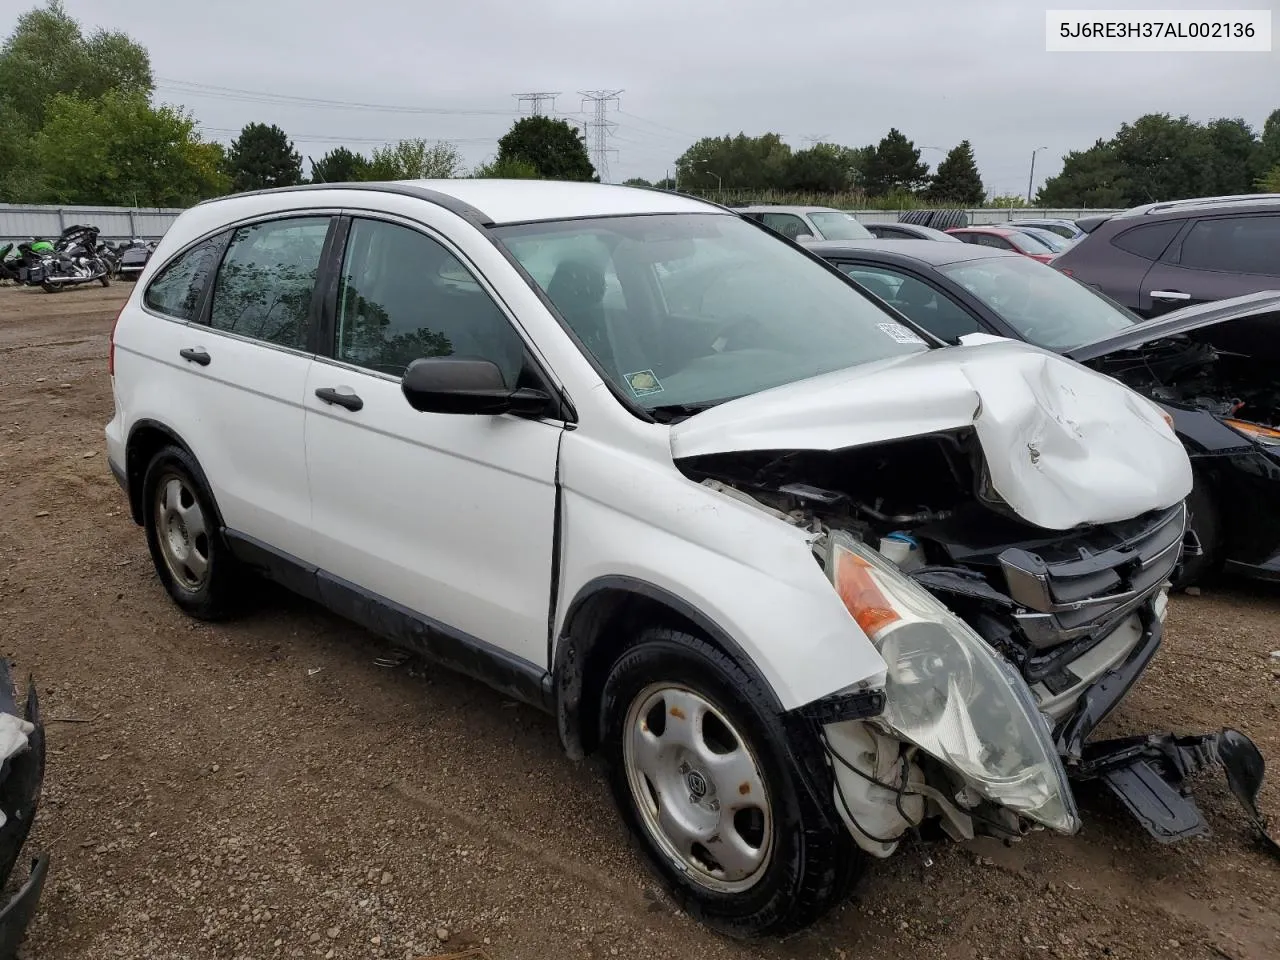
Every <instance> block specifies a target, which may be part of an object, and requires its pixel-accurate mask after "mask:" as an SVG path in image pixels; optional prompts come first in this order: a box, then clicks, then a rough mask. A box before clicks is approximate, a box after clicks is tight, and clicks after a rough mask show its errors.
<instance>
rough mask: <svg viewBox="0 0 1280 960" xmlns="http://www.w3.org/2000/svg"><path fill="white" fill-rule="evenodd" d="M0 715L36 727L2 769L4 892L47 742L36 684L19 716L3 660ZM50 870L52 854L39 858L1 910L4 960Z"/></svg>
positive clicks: (31, 811)
mask: <svg viewBox="0 0 1280 960" xmlns="http://www.w3.org/2000/svg"><path fill="white" fill-rule="evenodd" d="M0 713H8V714H12V715H13V716H22V717H23V718H24V719H25V720H27V721H28V722H30V723H31V724H32V725H33V727H34V729H33V730H32V731H31V732H30V733H29V734H28V735H27V746H26V748H25V749H24V750H21V751H20V752H18V753H15V754H14V755H13V756H11V757H9V758H8V760H7V761H6V762H5V764H4V765H3V767H0V778H2V779H0V810H3V811H4V814H5V822H4V823H3V824H2V825H0V887H4V886H6V885H7V881H8V879H9V875H10V874H11V873H12V872H13V869H14V866H15V865H16V864H17V862H18V858H19V855H20V854H21V853H22V848H23V845H24V844H25V843H26V842H27V835H28V834H29V833H30V831H31V825H32V824H33V823H34V822H35V816H36V807H37V806H38V805H39V802H40V792H41V788H42V787H43V785H44V764H45V738H44V726H43V723H42V721H41V718H40V700H39V697H38V696H37V695H36V688H35V685H34V684H33V683H30V682H28V684H27V698H26V704H25V706H24V708H23V710H22V713H21V714H19V712H18V705H17V701H16V699H15V697H14V687H13V679H12V676H11V675H10V671H9V663H8V661H7V660H5V659H4V658H2V657H0ZM48 869H49V855H48V854H47V853H45V854H40V855H39V856H37V857H36V858H35V859H34V860H33V862H32V866H31V870H30V873H29V874H28V875H27V878H26V879H25V880H24V881H23V883H22V885H21V887H20V888H19V889H18V891H17V892H16V893H15V894H14V895H13V896H12V897H11V898H10V899H9V901H8V902H7V903H5V904H4V905H3V906H2V907H0V960H12V958H13V957H14V955H15V953H16V951H17V948H18V945H19V944H20V943H21V942H22V940H23V937H24V936H25V935H26V930H27V927H28V926H29V925H30V923H31V918H32V917H33V916H34V915H35V911H36V906H37V904H38V902H39V900H40V894H41V892H42V891H43V889H44V882H45V877H46V875H47V873H48Z"/></svg>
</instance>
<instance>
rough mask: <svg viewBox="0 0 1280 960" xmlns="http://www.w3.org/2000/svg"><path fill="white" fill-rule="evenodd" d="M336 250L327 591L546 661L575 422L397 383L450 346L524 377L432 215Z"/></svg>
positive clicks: (326, 414)
mask: <svg viewBox="0 0 1280 960" xmlns="http://www.w3.org/2000/svg"><path fill="white" fill-rule="evenodd" d="M340 263H341V267H340V270H339V276H338V280H337V284H336V287H337V289H336V302H335V303H334V304H333V308H332V309H333V324H332V326H333V336H332V343H326V344H323V345H322V351H321V352H322V353H326V352H327V353H329V354H330V357H329V358H328V359H326V358H324V357H318V358H317V360H316V362H315V364H314V365H313V367H312V369H311V371H310V373H309V376H308V380H307V388H306V391H305V393H306V400H305V402H306V408H307V415H306V446H307V463H308V469H309V474H310V479H311V502H312V517H313V525H314V529H315V536H316V540H317V550H318V558H319V559H318V564H319V567H320V568H321V571H322V575H321V592H322V593H323V592H324V591H325V590H326V583H327V584H328V589H331V590H339V591H346V592H347V593H348V594H351V595H354V596H357V597H361V596H363V599H358V600H356V601H355V602H356V603H357V604H359V603H368V604H372V605H374V606H376V607H378V608H379V609H380V610H381V611H383V612H382V613H381V614H378V613H373V612H372V611H365V613H366V615H365V616H358V617H357V619H361V620H364V621H366V622H369V621H371V620H372V621H374V622H375V623H385V618H386V617H391V618H393V619H395V620H399V621H403V620H404V619H405V616H406V614H412V615H416V616H419V617H421V618H422V621H423V622H424V623H425V624H426V628H427V629H428V630H430V629H432V628H433V627H439V628H441V629H443V631H444V632H445V634H446V635H447V636H449V637H450V638H452V639H453V640H454V641H456V640H457V639H458V638H459V637H461V638H462V640H463V642H464V643H465V642H467V641H470V640H479V641H482V646H483V645H487V646H489V647H496V648H498V649H499V650H501V651H502V652H504V653H505V654H506V655H507V656H508V657H515V658H518V660H519V661H521V662H524V663H527V664H530V665H533V666H536V667H538V668H541V669H546V668H547V667H548V663H547V650H548V642H547V639H548V613H549V606H550V597H551V570H552V549H553V540H554V536H553V534H554V528H555V503H556V488H555V478H556V460H557V455H558V451H559V443H560V435H561V431H562V429H563V426H562V425H561V424H559V423H555V422H550V421H545V422H544V421H538V420H531V419H524V418H521V417H518V416H512V415H502V416H469V415H463V414H454V415H451V414H436V413H419V412H417V411H415V410H414V409H413V408H412V407H410V406H409V404H408V402H407V401H406V400H405V398H404V396H403V394H402V393H401V390H400V379H401V377H402V375H403V374H404V370H405V368H406V367H407V366H408V364H409V363H410V362H411V361H413V360H415V359H417V358H418V357H429V356H449V355H458V356H472V357H482V358H485V359H488V360H492V361H493V362H495V363H496V364H498V366H499V368H500V369H501V370H502V372H503V375H504V377H505V378H506V380H507V383H508V384H509V385H513V386H514V385H515V384H516V383H517V381H518V380H519V378H520V377H521V376H522V372H523V371H524V369H525V362H526V361H525V350H524V344H523V341H522V340H521V338H520V335H519V334H518V333H517V332H516V331H515V329H514V328H513V327H512V326H511V324H510V323H509V322H508V320H507V317H506V316H505V314H504V313H503V312H502V310H501V309H500V308H499V307H498V306H497V305H496V303H495V302H494V300H493V299H492V298H491V296H490V295H489V293H488V292H487V290H486V289H485V288H484V287H483V286H482V285H481V284H480V283H478V282H477V280H476V277H475V276H474V275H473V274H472V272H471V271H470V270H468V268H467V267H465V266H464V265H463V264H462V262H461V261H460V260H459V258H458V257H456V256H455V255H454V254H453V253H452V252H451V251H450V250H449V249H448V248H447V247H446V246H445V245H444V243H443V242H441V241H440V240H439V239H437V238H435V237H433V236H431V235H429V234H428V233H426V232H424V230H423V228H420V227H417V226H409V225H406V224H401V223H394V222H390V221H384V220H376V219H367V218H361V217H357V218H354V219H352V220H351V221H350V228H349V231H348V232H347V236H346V240H345V247H344V249H343V251H342V259H341V261H340ZM387 601H390V603H389V604H388V603H387ZM357 612H358V611H357ZM379 617H382V618H383V619H382V620H379ZM417 628H418V627H417V626H414V627H413V628H412V629H415V630H416V629H417ZM401 629H403V627H402V628H401ZM391 632H396V631H395V630H392V631H391Z"/></svg>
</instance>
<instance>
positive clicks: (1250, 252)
mask: <svg viewBox="0 0 1280 960" xmlns="http://www.w3.org/2000/svg"><path fill="white" fill-rule="evenodd" d="M1179 262H1180V263H1181V265H1182V266H1184V267H1193V268H1197V269H1200V270H1225V271H1228V272H1230V273H1261V274H1266V275H1271V276H1280V217H1269V216H1261V217H1216V218H1214V219H1212V220H1200V221H1198V222H1197V223H1196V224H1195V226H1193V227H1192V228H1191V231H1190V232H1189V233H1188V234H1187V238H1186V239H1185V240H1183V241H1182V257H1181V259H1180V261H1179Z"/></svg>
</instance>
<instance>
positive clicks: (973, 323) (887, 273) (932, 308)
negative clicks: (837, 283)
mask: <svg viewBox="0 0 1280 960" xmlns="http://www.w3.org/2000/svg"><path fill="white" fill-rule="evenodd" d="M836 266H837V267H839V268H840V271H841V272H842V273H845V274H847V275H848V276H849V277H850V278H852V279H853V280H855V281H857V282H858V283H859V284H861V285H862V286H864V287H866V288H867V289H868V290H870V291H871V292H872V293H874V294H875V295H876V296H878V297H880V298H881V299H882V300H884V301H885V302H886V303H888V304H889V305H890V306H892V307H893V308H894V309H896V310H898V311H899V312H901V313H902V314H903V315H904V316H906V317H907V318H908V319H910V320H912V321H913V322H914V323H917V324H919V325H920V326H921V327H923V328H924V329H925V330H928V331H929V332H930V333H932V334H933V335H934V336H935V337H937V338H938V339H940V340H943V341H945V342H947V343H958V342H959V340H960V338H961V337H963V336H966V335H968V334H970V333H996V334H997V335H999V336H1003V335H1004V334H1003V333H1001V332H1000V331H996V330H990V329H987V328H986V327H985V326H984V325H983V323H982V321H981V320H979V319H978V317H976V316H975V315H974V314H973V313H971V312H970V311H969V310H967V309H966V308H965V307H964V306H963V305H962V304H960V303H958V302H956V300H955V299H954V298H953V297H951V296H950V295H948V294H947V293H946V292H945V291H944V290H942V289H941V288H940V287H938V286H937V285H935V284H932V283H930V282H929V281H927V280H926V279H925V278H923V277H921V276H918V275H916V274H915V273H913V272H911V271H908V270H900V269H896V268H894V267H888V266H885V265H883V264H871V263H864V262H860V261H857V260H844V261H839V262H837V263H836Z"/></svg>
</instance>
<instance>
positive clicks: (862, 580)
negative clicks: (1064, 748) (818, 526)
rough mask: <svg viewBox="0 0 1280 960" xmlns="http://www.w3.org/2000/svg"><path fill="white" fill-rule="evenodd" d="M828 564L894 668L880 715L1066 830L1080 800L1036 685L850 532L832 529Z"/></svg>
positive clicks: (987, 787) (980, 786)
mask: <svg viewBox="0 0 1280 960" xmlns="http://www.w3.org/2000/svg"><path fill="white" fill-rule="evenodd" d="M827 570H828V572H829V574H830V577H831V581H832V583H833V584H834V585H835V588H836V590H837V592H839V594H840V598H841V599H842V600H843V601H844V604H845V606H846V607H847V608H848V610H849V613H850V614H852V616H853V618H854V620H856V621H857V622H858V626H860V627H861V628H862V629H863V631H864V632H865V633H866V634H867V636H868V637H869V638H870V639H871V642H872V643H873V644H875V646H876V649H877V650H879V651H880V656H881V657H883V658H884V661H885V664H886V667H887V670H888V676H887V680H886V683H885V694H886V701H887V702H886V705H885V710H884V713H883V714H882V715H881V717H880V718H879V719H881V720H882V721H883V722H884V723H885V724H887V725H888V726H889V727H890V728H891V729H892V730H893V732H894V733H895V734H896V735H898V736H899V737H901V738H902V739H904V740H907V741H910V742H911V743H914V744H916V745H917V746H918V747H919V748H920V749H921V750H923V751H925V752H926V753H928V754H930V755H931V756H933V757H935V758H936V759H938V760H939V761H941V762H942V763H945V764H946V765H947V766H949V767H951V768H952V769H953V770H955V771H956V772H958V773H959V774H961V775H962V776H963V777H964V778H965V779H966V780H967V781H969V783H971V784H972V786H973V787H974V788H975V789H976V790H978V792H980V793H981V794H982V795H983V796H985V797H986V798H987V799H989V800H990V801H991V802H993V803H996V804H999V805H1001V806H1004V807H1007V808H1009V809H1010V810H1013V811H1015V812H1016V813H1018V814H1021V815H1022V816H1025V817H1027V818H1028V819H1031V820H1035V821H1037V822H1039V823H1042V824H1044V825H1045V826H1046V827H1049V828H1050V829H1052V830H1056V831H1058V832H1060V833H1075V832H1076V831H1077V830H1078V829H1079V827H1080V819H1079V817H1078V816H1077V813H1076V807H1075V799H1074V797H1073V796H1072V795H1071V790H1070V788H1069V787H1068V786H1067V777H1066V772H1065V771H1064V770H1063V769H1062V762H1061V761H1060V760H1059V759H1058V754H1057V751H1056V750H1055V749H1054V746H1053V741H1052V740H1051V738H1050V734H1049V729H1048V726H1047V725H1046V723H1045V721H1044V719H1043V718H1042V716H1041V714H1040V711H1039V710H1038V709H1037V708H1036V705H1035V701H1034V700H1033V699H1032V696H1031V691H1030V690H1029V689H1028V688H1027V685H1026V683H1024V682H1023V679H1022V677H1021V676H1019V675H1018V674H1017V673H1016V672H1015V671H1014V670H1013V668H1012V667H1010V666H1009V665H1008V664H1007V663H1005V661H1004V660H1003V659H1002V658H1000V657H999V656H997V655H996V654H995V652H994V651H992V650H991V648H990V647H988V646H987V644H986V643H985V642H984V641H983V640H982V638H981V637H979V636H978V635H977V634H975V633H974V632H973V631H972V630H970V629H969V627H968V626H966V625H965V624H964V623H963V622H962V621H961V620H960V619H959V618H958V617H956V616H955V614H953V613H952V612H951V611H950V610H948V609H947V608H946V607H945V606H944V605H943V604H942V603H940V602H939V601H938V600H937V599H935V598H934V597H933V596H932V595H931V594H929V593H928V592H927V591H925V590H924V588H922V587H920V586H918V585H917V584H915V583H914V582H912V581H911V580H908V579H907V578H906V577H904V576H903V574H902V573H901V572H900V571H899V570H898V569H897V568H896V567H894V566H893V565H892V564H891V563H890V562H889V561H888V560H886V559H885V558H884V557H882V556H880V554H878V553H877V552H876V551H875V550H873V549H871V548H870V547H868V546H867V545H866V544H864V543H861V542H860V541H858V540H856V539H854V538H853V537H852V536H850V535H849V534H847V533H843V532H840V531H832V532H831V535H830V544H829V555H828V558H827Z"/></svg>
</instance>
